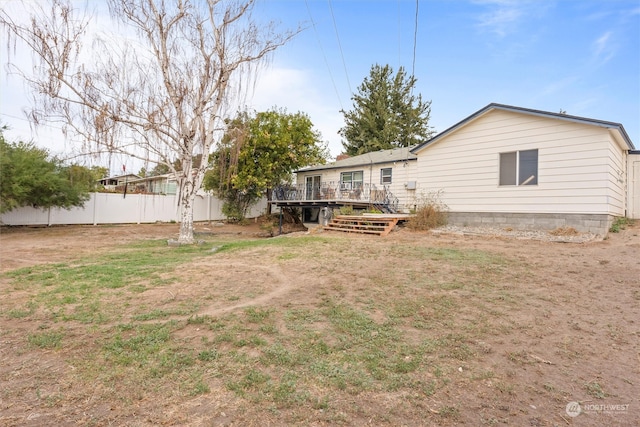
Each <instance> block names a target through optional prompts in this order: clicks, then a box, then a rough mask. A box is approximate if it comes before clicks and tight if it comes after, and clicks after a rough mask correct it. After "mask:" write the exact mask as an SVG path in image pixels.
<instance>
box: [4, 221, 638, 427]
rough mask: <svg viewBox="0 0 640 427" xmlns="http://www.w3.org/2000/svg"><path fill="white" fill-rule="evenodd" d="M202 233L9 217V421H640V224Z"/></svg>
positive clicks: (584, 423)
mask: <svg viewBox="0 0 640 427" xmlns="http://www.w3.org/2000/svg"><path fill="white" fill-rule="evenodd" d="M198 231H199V234H198V238H199V239H201V240H202V241H203V243H202V244H201V245H198V246H193V247H180V248H172V247H168V246H167V244H166V240H167V239H168V238H172V237H175V235H176V234H177V225H175V224H173V225H171V224H165V225H160V224H158V225H136V226H133V225H128V226H112V227H55V228H41V229H29V228H24V229H2V231H1V234H0V246H1V248H0V263H1V264H0V266H1V268H0V271H2V273H1V275H0V360H2V363H0V424H2V425H9V426H11V425H21V426H22V425H34V426H35V425H45V424H46V425H76V424H82V425H110V424H111V425H131V426H146V425H149V426H151V425H194V426H205V425H206V426H210V425H242V426H245V425H296V424H297V425H345V426H347V425H389V426H396V425H406V426H422V425H444V426H447V425H458V424H466V425H473V426H480V425H527V426H554V425H559V426H561V425H575V426H601V425H620V426H626V425H637V424H639V423H640V379H639V378H640V368H639V365H640V344H639V342H640V340H639V338H640V256H639V254H640V237H639V235H640V229H639V228H638V226H632V227H630V228H628V229H625V230H621V232H620V233H617V234H612V235H610V238H609V239H607V240H604V241H601V242H592V243H587V244H562V243H549V242H536V241H522V240H509V239H503V238H498V237H492V236H484V237H482V236H474V237H468V236H467V237H462V236H453V235H439V236H436V235H432V234H429V233H414V232H410V231H407V230H400V231H398V232H394V233H392V234H391V235H389V236H388V237H386V238H380V237H370V236H360V235H346V234H339V233H318V234H311V235H309V234H303V233H298V234H292V235H288V236H283V237H278V238H271V239H265V238H259V237H256V236H257V235H258V234H259V232H260V229H259V227H257V226H255V225H254V226H248V227H239V226H229V225H227V226H224V227H207V226H205V225H198ZM571 402H578V403H579V404H580V411H581V413H580V414H579V415H578V416H576V417H572V416H571V415H575V412H572V410H573V411H575V409H576V407H575V405H574V406H572V407H571V408H572V409H570V410H569V411H567V405H568V404H570V403H571Z"/></svg>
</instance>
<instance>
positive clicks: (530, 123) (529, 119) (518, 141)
mask: <svg viewBox="0 0 640 427" xmlns="http://www.w3.org/2000/svg"><path fill="white" fill-rule="evenodd" d="M532 149H537V150H538V184H537V185H532V186H499V185H498V183H499V181H498V179H499V159H500V153H505V152H512V151H522V150H532ZM416 154H417V155H418V167H417V171H416V177H417V181H418V192H419V193H420V192H423V193H428V192H433V191H439V190H440V191H442V193H441V195H442V201H443V202H444V203H445V204H446V205H448V207H449V209H450V210H451V211H452V212H466V213H471V212H487V213H488V212H494V213H495V212H502V213H528V214H550V213H568V214H597V215H621V214H622V213H623V211H624V183H620V182H619V179H618V178H619V176H620V175H619V173H618V171H619V170H620V166H621V165H622V164H623V160H624V155H625V153H624V151H623V150H622V149H621V147H619V146H618V144H617V143H616V142H615V141H614V139H613V138H612V136H611V135H610V133H609V132H608V130H607V129H606V128H603V127H599V126H593V125H585V124H580V123H575V122H571V121H565V120H560V119H552V118H546V117H540V116H535V115H527V114H522V113H517V112H511V111H503V110H492V111H489V112H487V113H486V114H484V115H483V116H481V117H479V118H477V119H475V120H474V121H472V122H470V123H468V124H466V125H465V126H463V127H461V128H460V129H458V130H455V131H453V132H452V133H450V134H449V135H446V136H444V137H443V138H441V139H440V140H438V141H435V142H434V143H433V144H432V145H431V146H427V147H424V148H423V149H422V150H420V151H418V152H417V153H416Z"/></svg>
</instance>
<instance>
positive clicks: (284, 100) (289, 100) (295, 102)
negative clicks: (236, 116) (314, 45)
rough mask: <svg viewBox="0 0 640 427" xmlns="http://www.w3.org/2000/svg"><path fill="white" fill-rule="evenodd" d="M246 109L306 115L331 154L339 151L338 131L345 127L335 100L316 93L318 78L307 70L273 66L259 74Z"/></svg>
mask: <svg viewBox="0 0 640 427" xmlns="http://www.w3.org/2000/svg"><path fill="white" fill-rule="evenodd" d="M248 104H249V106H250V107H251V108H253V109H255V110H257V111H264V110H268V109H271V108H273V107H279V108H286V109H287V111H288V112H290V113H296V112H298V111H300V112H303V113H306V114H307V115H308V116H309V118H310V119H311V122H312V123H313V124H314V127H315V128H316V129H317V130H318V131H320V133H322V139H323V140H324V141H328V143H329V149H330V151H331V154H332V155H333V156H334V157H335V156H336V155H337V154H340V153H341V152H342V143H341V141H340V137H339V135H338V130H339V129H340V128H341V127H342V126H343V125H344V121H343V117H342V114H341V113H340V105H339V101H338V100H337V97H336V96H335V95H332V94H331V93H324V92H321V91H320V90H319V85H318V84H317V78H316V77H315V76H314V75H313V73H312V72H311V71H309V70H304V69H295V68H285V67H278V66H273V67H270V68H268V69H267V70H264V71H263V72H262V73H260V76H259V77H258V80H257V82H256V85H255V90H254V93H253V96H251V95H250V96H249V102H248Z"/></svg>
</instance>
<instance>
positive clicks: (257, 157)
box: [204, 109, 328, 219]
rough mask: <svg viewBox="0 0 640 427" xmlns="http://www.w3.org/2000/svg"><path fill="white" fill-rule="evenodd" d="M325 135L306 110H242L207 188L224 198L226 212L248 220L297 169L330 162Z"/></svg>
mask: <svg viewBox="0 0 640 427" xmlns="http://www.w3.org/2000/svg"><path fill="white" fill-rule="evenodd" d="M320 138H321V136H320V133H319V132H317V131H315V130H314V129H313V124H312V122H311V120H310V119H309V117H308V116H307V115H306V114H304V113H300V112H298V113H295V114H289V113H287V112H286V110H278V109H273V110H271V111H266V112H260V113H257V114H255V115H250V114H249V113H247V112H242V113H240V114H238V116H237V117H236V118H234V119H233V120H230V121H229V122H228V123H227V131H226V133H225V135H224V137H223V139H222V143H221V145H220V147H219V148H218V150H217V151H216V152H215V153H213V154H212V155H211V157H210V164H211V166H212V169H211V170H210V171H209V172H208V173H207V175H206V176H205V181H204V187H205V188H206V189H209V190H213V191H214V192H215V193H216V194H217V195H218V197H220V198H222V199H223V200H224V205H223V213H224V214H225V215H227V216H228V217H230V218H233V219H243V218H244V216H245V214H246V211H247V209H248V208H249V207H250V206H251V205H252V204H254V203H255V202H257V201H258V200H259V199H260V198H261V197H262V196H263V195H264V194H265V192H266V191H268V190H269V189H271V188H273V187H275V186H277V185H280V184H282V183H283V182H286V181H289V180H290V179H291V174H292V172H293V171H295V170H296V169H299V168H301V167H304V166H307V165H310V164H316V163H324V162H325V161H326V159H327V157H328V152H327V148H326V145H325V144H323V143H322V142H321V139H320Z"/></svg>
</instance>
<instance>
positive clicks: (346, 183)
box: [340, 170, 364, 190]
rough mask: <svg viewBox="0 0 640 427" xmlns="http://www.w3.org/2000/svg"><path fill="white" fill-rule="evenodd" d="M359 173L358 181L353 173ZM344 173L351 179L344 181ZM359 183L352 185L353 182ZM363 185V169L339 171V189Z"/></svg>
mask: <svg viewBox="0 0 640 427" xmlns="http://www.w3.org/2000/svg"><path fill="white" fill-rule="evenodd" d="M357 173H359V174H360V177H361V180H360V181H355V180H354V179H353V178H354V175H355V174H357ZM345 175H351V179H350V180H349V181H347V182H345V181H344V176H345ZM354 183H356V184H359V185H356V186H354V185H353V184H354ZM363 186H364V171H362V170H359V171H349V172H340V189H341V190H355V189H356V188H362V187H363Z"/></svg>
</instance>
